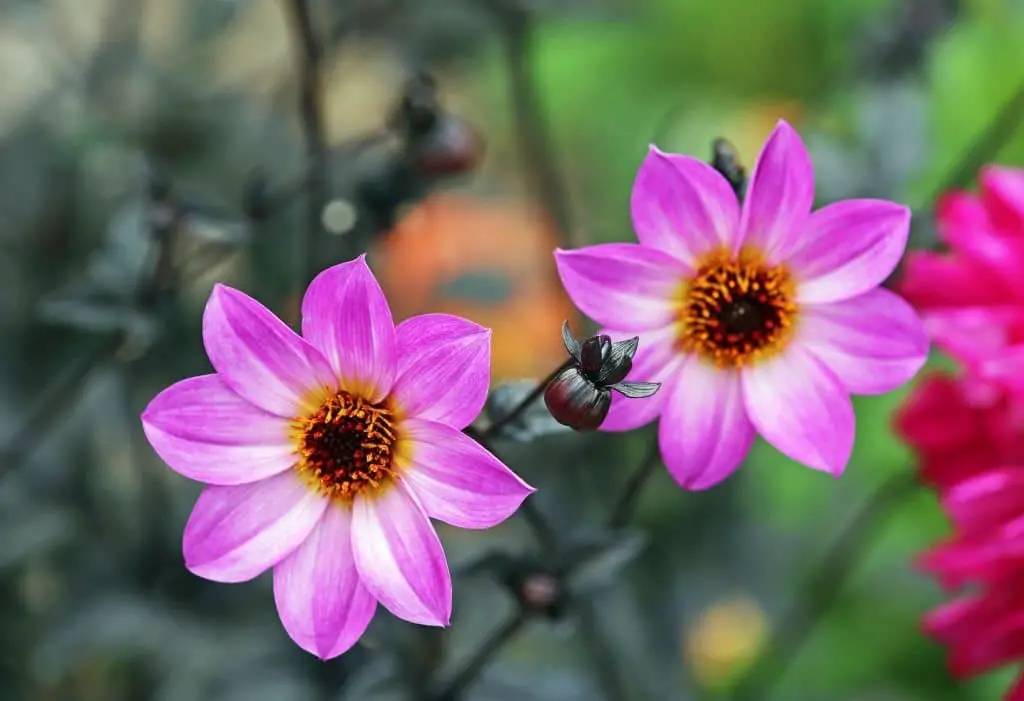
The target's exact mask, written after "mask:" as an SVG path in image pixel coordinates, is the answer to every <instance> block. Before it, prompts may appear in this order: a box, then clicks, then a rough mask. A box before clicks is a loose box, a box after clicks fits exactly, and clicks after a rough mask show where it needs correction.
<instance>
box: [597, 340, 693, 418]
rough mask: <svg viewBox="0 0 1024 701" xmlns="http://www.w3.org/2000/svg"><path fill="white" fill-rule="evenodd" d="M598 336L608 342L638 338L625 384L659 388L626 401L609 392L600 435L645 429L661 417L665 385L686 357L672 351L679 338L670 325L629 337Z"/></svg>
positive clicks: (666, 391)
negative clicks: (642, 384)
mask: <svg viewBox="0 0 1024 701" xmlns="http://www.w3.org/2000/svg"><path fill="white" fill-rule="evenodd" d="M601 333H602V334H604V335H606V336H609V337H611V339H612V341H624V340H626V339H628V338H632V337H633V336H634V335H639V336H640V345H639V346H638V347H637V351H636V355H634V356H633V367H632V369H631V370H630V371H629V374H628V375H626V381H627V382H660V383H662V386H661V388H660V389H658V391H657V392H655V393H654V394H653V395H652V396H650V397H645V398H643V399H630V398H628V397H623V396H622V395H621V394H619V393H618V392H616V391H615V390H612V405H611V408H610V409H608V415H607V416H606V417H605V419H604V421H603V422H602V423H601V430H602V431H632V430H633V429H634V428H639V427H641V426H645V425H647V424H649V423H650V422H652V421H654V420H655V419H656V418H658V416H659V415H661V412H662V408H663V407H664V406H665V400H666V398H667V397H668V385H669V384H670V383H671V382H672V381H673V378H674V377H675V375H676V373H678V372H679V369H680V368H681V367H682V365H683V362H684V361H685V360H686V358H687V356H686V355H684V354H683V353H680V352H679V351H678V350H676V348H675V345H674V344H675V341H676V339H677V338H678V336H679V330H678V328H677V327H676V326H675V325H674V324H673V325H672V326H666V327H665V328H662V329H658V330H657V331H647V332H644V333H641V334H630V333H628V332H626V331H612V330H610V329H602V330H601Z"/></svg>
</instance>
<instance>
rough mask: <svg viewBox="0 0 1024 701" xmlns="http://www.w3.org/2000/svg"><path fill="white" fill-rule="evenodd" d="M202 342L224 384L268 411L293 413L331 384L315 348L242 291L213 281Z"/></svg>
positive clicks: (331, 381)
mask: <svg viewBox="0 0 1024 701" xmlns="http://www.w3.org/2000/svg"><path fill="white" fill-rule="evenodd" d="M203 343H204V345H205V346H206V354H207V355H208V356H209V358H210V363H211V364H212V365H213V367H214V368H215V369H216V370H217V374H218V375H220V378H221V379H222V380H223V381H224V384H226V385H227V386H228V387H230V388H231V389H232V390H234V391H235V393H236V394H238V395H239V396H241V397H242V398H243V399H247V400H248V401H250V402H252V403H253V404H255V405H256V406H258V407H259V408H261V409H263V410H265V411H269V412H270V413H271V414H276V415H278V416H283V417H285V418H289V419H291V418H294V417H295V416H296V415H298V414H299V413H300V412H301V411H302V409H303V408H306V409H309V408H312V407H308V406H305V403H306V402H308V401H309V398H310V396H311V394H312V393H313V392H315V391H317V390H318V389H321V388H325V387H333V386H334V377H333V373H332V372H331V367H330V365H328V363H327V361H326V360H325V359H324V357H323V356H322V355H321V354H320V352H319V351H318V350H317V349H316V348H314V347H313V346H311V345H310V344H309V343H307V342H306V341H305V340H303V339H302V338H301V337H299V336H298V335H297V334H296V333H295V332H294V331H292V330H291V329H289V328H288V327H287V326H285V325H284V323H283V322H282V321H281V320H280V319H278V318H277V317H276V316H274V315H273V313H271V312H270V310H268V309H267V308H266V307H264V306H263V305H262V304H260V303H259V302H257V301H256V300H254V299H253V298H252V297H249V296H248V295H246V294H245V293H243V292H239V291H238V290H235V289H232V288H230V287H226V286H224V285H221V284H217V285H215V286H214V288H213V292H212V293H211V294H210V299H209V301H208V302H207V303H206V311H205V312H204V313H203Z"/></svg>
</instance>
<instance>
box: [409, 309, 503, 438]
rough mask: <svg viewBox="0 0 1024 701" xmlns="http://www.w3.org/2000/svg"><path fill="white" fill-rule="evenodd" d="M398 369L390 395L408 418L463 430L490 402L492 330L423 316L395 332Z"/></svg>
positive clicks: (463, 321) (456, 319)
mask: <svg viewBox="0 0 1024 701" xmlns="http://www.w3.org/2000/svg"><path fill="white" fill-rule="evenodd" d="M395 333H396V336H397V339H398V366H397V367H398V370H397V378H396V379H395V385H394V389H393V390H392V397H393V398H394V399H395V401H396V402H397V403H398V406H399V407H401V410H402V411H403V412H404V414H405V415H406V416H416V417H419V418H422V419H429V420H431V421H440V422H442V423H446V424H449V425H451V426H454V427H455V428H460V429H461V428H465V427H466V426H468V425H469V424H470V423H472V422H473V420H474V419H475V418H476V417H477V416H478V415H479V414H480V411H481V410H482V409H483V408H484V404H485V403H486V402H487V392H488V391H489V389H490V383H491V331H490V329H486V328H484V327H483V326H480V325H479V324H475V323H473V322H472V321H469V320H467V319H463V318H461V317H458V316H452V315H451V314H423V315H421V316H414V317H412V318H411V319H406V320H405V321H403V322H402V323H401V324H399V325H398V328H397V329H396V330H395Z"/></svg>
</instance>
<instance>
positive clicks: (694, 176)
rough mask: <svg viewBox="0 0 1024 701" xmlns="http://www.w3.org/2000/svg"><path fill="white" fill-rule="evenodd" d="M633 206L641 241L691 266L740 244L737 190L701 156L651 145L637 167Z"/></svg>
mask: <svg viewBox="0 0 1024 701" xmlns="http://www.w3.org/2000/svg"><path fill="white" fill-rule="evenodd" d="M630 209H631V211H632V215H633V227H634V228H635V229H636V235H637V238H638V239H639V240H640V243H642V244H643V245H644V246H650V247H651V248H657V249H659V250H661V251H664V252H665V253H668V254H669V255H671V256H673V257H675V258H678V259H679V260H681V261H683V262H684V263H686V265H687V266H689V267H690V268H693V267H694V265H695V260H696V259H697V258H699V257H700V256H702V255H704V254H705V253H708V252H709V251H712V250H714V249H716V248H721V247H726V248H728V249H729V250H735V249H736V248H737V247H738V246H737V241H738V238H739V219H740V208H739V203H738V202H737V200H736V195H735V193H734V192H733V190H732V187H731V186H730V185H729V183H728V182H727V181H726V180H725V178H723V177H722V175H721V174H720V173H719V172H718V171H716V170H715V169H714V168H712V167H711V166H710V165H708V164H707V163H705V162H704V161H701V160H698V159H696V158H692V157H690V156H679V155H675V154H669V153H663V152H662V151H660V150H659V149H658V148H657V147H655V146H651V147H650V149H649V150H648V152H647V156H646V157H645V158H644V162H643V163H642V164H641V165H640V170H639V171H637V174H636V182H635V183H634V184H633V193H632V196H631V198H630Z"/></svg>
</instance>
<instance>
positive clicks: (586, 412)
mask: <svg viewBox="0 0 1024 701" xmlns="http://www.w3.org/2000/svg"><path fill="white" fill-rule="evenodd" d="M562 341H563V342H564V343H565V349H566V351H568V353H569V355H570V356H571V360H570V362H569V363H567V364H566V366H565V367H564V368H563V369H562V370H561V371H560V372H559V373H558V374H557V375H555V377H554V378H553V379H552V380H551V382H549V383H548V386H547V387H546V388H545V389H544V403H545V404H546V405H547V408H548V411H550V412H551V415H552V416H553V417H554V418H555V420H556V421H558V423H560V424H563V425H565V426H569V427H570V428H574V429H576V430H577V431H592V430H594V429H596V428H598V427H600V426H601V424H602V423H603V422H604V419H605V417H606V416H607V415H608V409H609V408H610V407H611V404H612V395H611V390H615V391H616V392H618V393H619V394H621V395H622V396H624V397H629V398H631V399H640V398H643V397H650V396H651V395H653V394H654V393H655V392H657V391H658V388H659V387H661V384H660V383H658V382H624V381H623V380H624V379H625V377H626V375H628V374H629V371H630V370H632V368H633V356H634V355H635V354H636V349H637V347H638V345H639V343H640V338H639V337H638V336H637V337H633V338H630V339H627V340H625V341H618V342H616V343H613V342H612V340H611V338H609V337H608V336H605V335H599V336H592V337H591V338H588V339H586V340H585V341H583V343H580V342H579V341H578V340H577V339H576V338H575V337H574V336H573V335H572V331H571V330H570V329H569V322H566V323H564V324H562Z"/></svg>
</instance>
